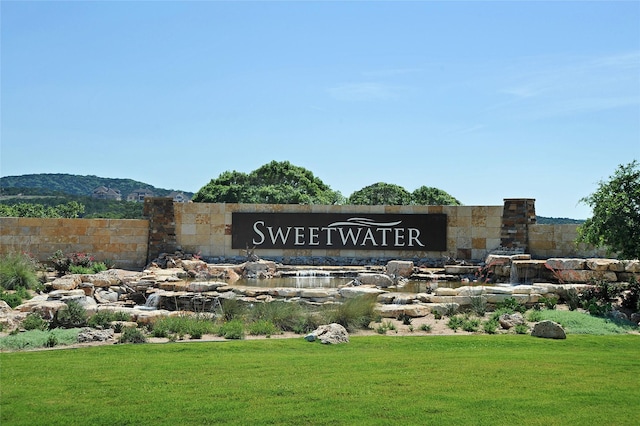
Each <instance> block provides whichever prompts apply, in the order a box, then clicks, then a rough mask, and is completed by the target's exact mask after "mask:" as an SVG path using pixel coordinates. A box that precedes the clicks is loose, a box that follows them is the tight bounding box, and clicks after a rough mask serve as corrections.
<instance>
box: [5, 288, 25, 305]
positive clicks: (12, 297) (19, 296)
mask: <svg viewBox="0 0 640 426" xmlns="http://www.w3.org/2000/svg"><path fill="white" fill-rule="evenodd" d="M30 298H31V295H30V294H29V292H28V291H27V289H25V288H24V287H18V288H16V290H15V291H14V292H13V293H9V292H7V291H5V290H4V289H3V288H2V287H0V300H4V301H5V302H7V305H9V306H11V307H12V308H15V307H16V306H18V305H20V304H22V301H23V300H25V299H30Z"/></svg>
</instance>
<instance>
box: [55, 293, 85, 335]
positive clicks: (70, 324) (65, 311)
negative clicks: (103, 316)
mask: <svg viewBox="0 0 640 426" xmlns="http://www.w3.org/2000/svg"><path fill="white" fill-rule="evenodd" d="M53 323H54V325H55V327H60V328H76V327H84V326H86V325H87V311H86V310H85V309H84V307H83V306H82V305H81V304H79V303H78V302H75V301H73V300H72V301H70V302H69V303H67V306H65V307H64V308H62V309H60V310H58V312H56V315H55V318H54V321H53Z"/></svg>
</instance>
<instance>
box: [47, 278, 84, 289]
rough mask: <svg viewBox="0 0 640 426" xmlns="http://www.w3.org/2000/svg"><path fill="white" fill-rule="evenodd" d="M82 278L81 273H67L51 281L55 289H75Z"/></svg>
mask: <svg viewBox="0 0 640 426" xmlns="http://www.w3.org/2000/svg"><path fill="white" fill-rule="evenodd" d="M81 282H82V279H81V278H80V276H79V275H65V276H64V277H60V278H56V279H55V280H53V281H51V287H52V288H53V289H54V290H74V289H76V288H78V286H79V285H80V283H81Z"/></svg>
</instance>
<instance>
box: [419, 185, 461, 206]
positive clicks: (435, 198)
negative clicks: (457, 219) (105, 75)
mask: <svg viewBox="0 0 640 426" xmlns="http://www.w3.org/2000/svg"><path fill="white" fill-rule="evenodd" d="M411 198H412V203H413V204H418V205H421V206H459V205H461V203H460V201H458V200H457V199H455V198H454V197H453V196H451V195H450V194H448V193H446V192H445V191H443V190H442V189H438V188H434V187H431V186H421V187H420V188H418V189H416V190H415V191H413V193H412V194H411Z"/></svg>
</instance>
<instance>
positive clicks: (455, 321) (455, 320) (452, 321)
mask: <svg viewBox="0 0 640 426" xmlns="http://www.w3.org/2000/svg"><path fill="white" fill-rule="evenodd" d="M463 324H464V318H462V317H461V316H460V315H454V316H452V317H450V318H449V321H448V322H447V327H449V328H450V329H452V330H453V331H455V332H457V331H458V329H459V328H460V327H462V325H463Z"/></svg>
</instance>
